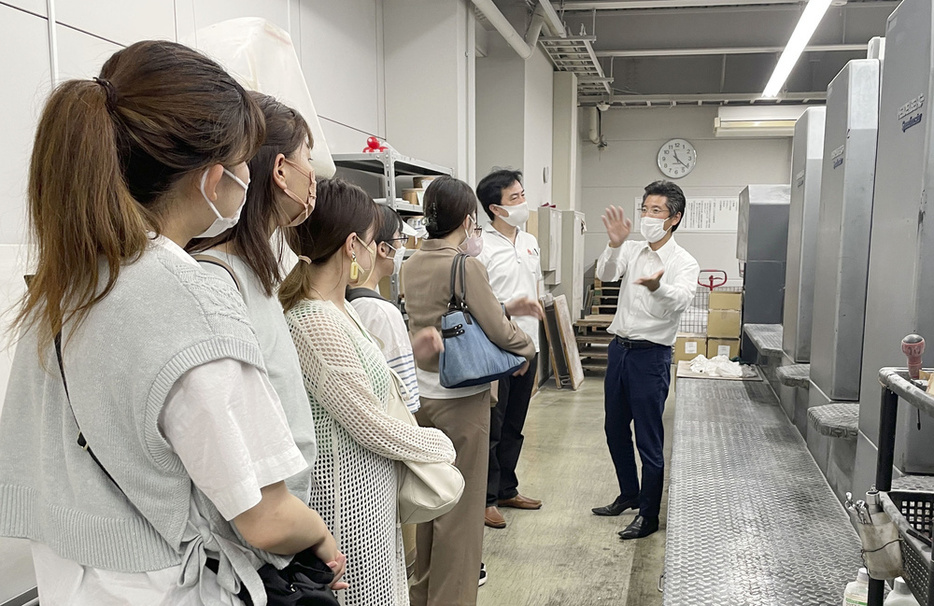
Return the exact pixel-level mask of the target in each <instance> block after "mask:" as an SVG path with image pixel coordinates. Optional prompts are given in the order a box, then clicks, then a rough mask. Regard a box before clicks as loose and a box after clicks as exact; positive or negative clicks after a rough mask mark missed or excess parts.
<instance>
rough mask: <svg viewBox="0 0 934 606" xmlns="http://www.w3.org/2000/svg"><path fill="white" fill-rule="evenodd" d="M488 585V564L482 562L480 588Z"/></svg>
mask: <svg viewBox="0 0 934 606" xmlns="http://www.w3.org/2000/svg"><path fill="white" fill-rule="evenodd" d="M484 585H486V564H484V563H483V562H480V583H479V585H478V587H483V586H484Z"/></svg>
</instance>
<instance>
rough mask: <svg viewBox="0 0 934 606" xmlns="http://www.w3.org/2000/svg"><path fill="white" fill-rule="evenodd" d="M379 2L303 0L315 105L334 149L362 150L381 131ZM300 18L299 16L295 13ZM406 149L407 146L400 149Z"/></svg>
mask: <svg viewBox="0 0 934 606" xmlns="http://www.w3.org/2000/svg"><path fill="white" fill-rule="evenodd" d="M377 14H378V11H377V3H376V1H375V0H342V1H341V2H333V1H331V0H310V1H306V2H302V3H301V10H300V28H301V43H300V44H301V46H300V49H301V52H300V56H301V61H302V69H303V71H304V73H305V80H306V82H307V83H308V90H309V91H310V92H311V98H312V99H314V101H315V108H316V109H317V110H318V115H319V116H320V117H321V118H322V126H323V128H324V131H325V135H326V136H327V137H328V145H330V147H331V152H333V153H346V152H359V151H361V150H362V149H363V148H364V147H366V137H367V135H365V134H362V133H359V132H356V131H354V130H353V129H349V128H346V127H342V126H340V125H339V124H335V122H339V123H342V124H345V125H348V126H350V127H353V128H356V129H360V130H363V131H366V132H368V133H376V134H383V133H380V132H379V127H380V120H379V113H380V108H379V104H378V97H379V70H380V69H381V65H382V48H380V45H378V44H377V28H378V27H382V24H380V23H378V22H377ZM293 18H294V17H293ZM399 151H401V152H402V153H406V152H405V150H404V149H400V150H399Z"/></svg>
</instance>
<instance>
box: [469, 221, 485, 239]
mask: <svg viewBox="0 0 934 606" xmlns="http://www.w3.org/2000/svg"><path fill="white" fill-rule="evenodd" d="M470 220H471V222H473V224H474V227H473V233H475V234H477V235H478V236H479V235H480V234H482V233H483V227H482V226H481V225H480V224H479V223H477V220H476V219H474V218H473V217H470Z"/></svg>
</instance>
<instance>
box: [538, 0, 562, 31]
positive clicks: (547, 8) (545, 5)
mask: <svg viewBox="0 0 934 606" xmlns="http://www.w3.org/2000/svg"><path fill="white" fill-rule="evenodd" d="M538 9H542V11H543V12H544V13H545V23H547V24H548V30H549V31H550V32H551V35H552V36H558V37H559V38H567V32H565V31H564V23H562V22H561V17H559V16H558V11H556V10H555V7H553V6H552V5H551V2H550V1H549V0H538V6H537V7H535V10H536V11H538Z"/></svg>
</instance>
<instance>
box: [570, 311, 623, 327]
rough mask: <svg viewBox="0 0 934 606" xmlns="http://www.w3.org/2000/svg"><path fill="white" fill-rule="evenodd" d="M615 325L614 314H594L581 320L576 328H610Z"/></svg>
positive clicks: (576, 323) (576, 324)
mask: <svg viewBox="0 0 934 606" xmlns="http://www.w3.org/2000/svg"><path fill="white" fill-rule="evenodd" d="M612 323H613V314H593V315H589V316H585V317H584V318H581V319H580V320H578V321H577V322H575V323H574V326H578V327H581V328H608V327H609V326H610V324H612Z"/></svg>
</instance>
